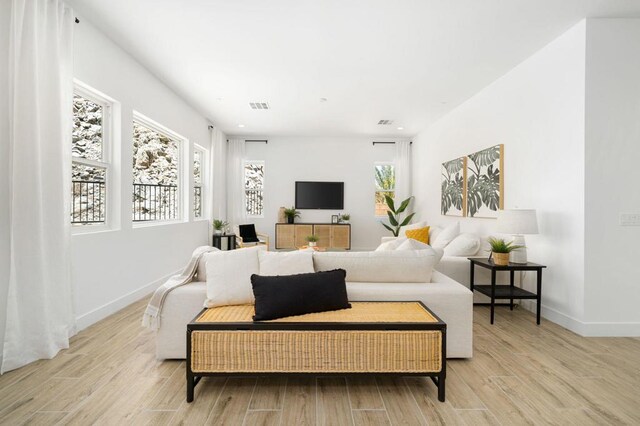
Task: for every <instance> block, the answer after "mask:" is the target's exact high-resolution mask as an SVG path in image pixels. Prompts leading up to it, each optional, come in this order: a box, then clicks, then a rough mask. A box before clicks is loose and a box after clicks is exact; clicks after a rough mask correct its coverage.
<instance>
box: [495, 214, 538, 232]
mask: <svg viewBox="0 0 640 426" xmlns="http://www.w3.org/2000/svg"><path fill="white" fill-rule="evenodd" d="M496 231H497V232H499V233H501V234H516V235H521V234H537V233H538V218H537V216H536V211H535V210H533V209H531V210H525V209H514V210H500V211H499V212H498V229H497V230H496Z"/></svg>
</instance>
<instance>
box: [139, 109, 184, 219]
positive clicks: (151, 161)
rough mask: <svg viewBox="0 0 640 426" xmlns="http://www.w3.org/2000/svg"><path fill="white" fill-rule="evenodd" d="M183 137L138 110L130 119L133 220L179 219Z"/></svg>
mask: <svg viewBox="0 0 640 426" xmlns="http://www.w3.org/2000/svg"><path fill="white" fill-rule="evenodd" d="M184 141H185V140H184V138H182V137H180V136H178V135H176V134H174V133H173V132H171V131H170V130H168V129H165V128H164V127H162V126H160V125H159V124H156V123H154V122H153V121H151V120H149V119H148V118H145V117H143V116H142V115H140V114H137V113H136V114H134V121H133V221H134V222H148V221H166V220H177V219H180V211H181V210H180V208H181V207H180V206H181V202H180V196H181V192H180V161H181V160H180V151H181V148H182V145H181V142H184Z"/></svg>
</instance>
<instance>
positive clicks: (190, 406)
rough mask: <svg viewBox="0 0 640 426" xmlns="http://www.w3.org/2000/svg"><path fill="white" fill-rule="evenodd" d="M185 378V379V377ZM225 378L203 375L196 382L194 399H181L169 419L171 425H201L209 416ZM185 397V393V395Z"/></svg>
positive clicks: (222, 387)
mask: <svg viewBox="0 0 640 426" xmlns="http://www.w3.org/2000/svg"><path fill="white" fill-rule="evenodd" d="M185 380H186V379H185ZM226 381H227V379H225V378H222V377H205V378H204V379H202V380H201V381H200V383H198V386H196V389H195V392H194V400H193V402H191V403H187V402H186V400H183V401H182V404H181V405H180V408H179V409H178V411H176V413H175V415H174V416H173V418H172V419H171V423H170V424H171V425H203V424H205V422H206V421H207V419H208V418H209V415H210V414H211V410H213V407H214V406H215V405H216V403H217V402H218V398H219V397H220V394H221V393H222V390H223V389H224V386H225V383H226ZM185 398H186V395H185Z"/></svg>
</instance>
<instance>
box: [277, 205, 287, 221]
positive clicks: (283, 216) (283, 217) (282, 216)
mask: <svg viewBox="0 0 640 426" xmlns="http://www.w3.org/2000/svg"><path fill="white" fill-rule="evenodd" d="M284 210H285V209H284V207H280V209H279V210H278V223H285V222H286V221H287V215H286V214H284Z"/></svg>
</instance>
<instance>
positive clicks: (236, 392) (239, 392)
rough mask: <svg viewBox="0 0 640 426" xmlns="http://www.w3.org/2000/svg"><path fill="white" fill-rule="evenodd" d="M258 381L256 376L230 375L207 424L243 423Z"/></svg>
mask: <svg viewBox="0 0 640 426" xmlns="http://www.w3.org/2000/svg"><path fill="white" fill-rule="evenodd" d="M256 382H257V379H256V378H255V377H229V378H228V379H227V384H226V385H225V387H224V389H223V391H222V393H221V394H220V397H219V398H218V402H217V403H216V405H215V406H214V407H213V409H212V410H211V414H210V416H209V418H208V419H207V422H206V424H208V425H225V424H242V422H243V421H244V417H245V415H246V414H247V407H249V402H250V401H251V396H252V395H253V391H254V389H255V387H256ZM241 419H242V421H241Z"/></svg>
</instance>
